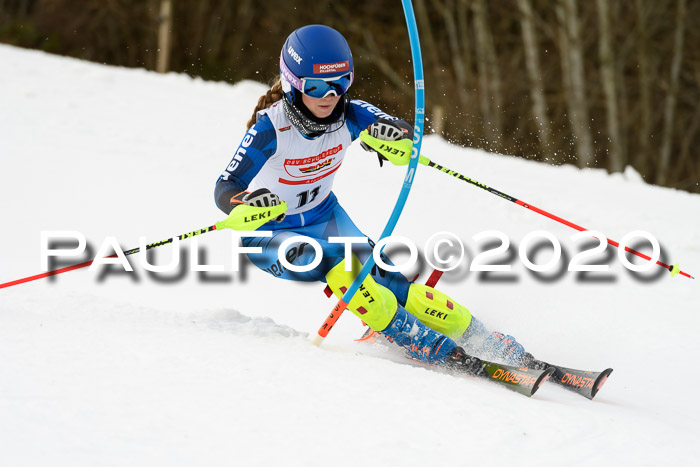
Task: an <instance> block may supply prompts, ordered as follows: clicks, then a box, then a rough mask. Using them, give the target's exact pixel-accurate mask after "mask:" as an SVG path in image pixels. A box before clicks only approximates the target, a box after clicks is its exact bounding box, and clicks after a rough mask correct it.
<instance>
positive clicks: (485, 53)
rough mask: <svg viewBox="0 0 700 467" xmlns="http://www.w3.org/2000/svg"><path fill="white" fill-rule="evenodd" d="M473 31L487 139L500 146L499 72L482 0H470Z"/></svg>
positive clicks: (494, 145)
mask: <svg viewBox="0 0 700 467" xmlns="http://www.w3.org/2000/svg"><path fill="white" fill-rule="evenodd" d="M472 10H473V11H474V31H475V33H476V44H475V46H476V63H477V69H478V71H479V103H480V106H481V113H482V115H483V117H484V126H485V129H486V134H487V135H488V139H489V143H490V144H491V145H492V146H493V147H494V148H496V149H498V148H500V147H501V143H502V142H501V135H502V125H501V109H502V108H503V106H502V105H501V102H502V96H501V75H500V72H499V69H498V62H497V59H496V47H495V45H494V42H493V36H492V34H491V30H490V28H489V24H488V14H487V10H486V1H485V0H475V1H474V3H472Z"/></svg>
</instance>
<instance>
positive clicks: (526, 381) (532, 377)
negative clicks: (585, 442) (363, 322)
mask: <svg viewBox="0 0 700 467" xmlns="http://www.w3.org/2000/svg"><path fill="white" fill-rule="evenodd" d="M379 336H380V334H379V333H377V332H375V331H373V330H371V329H369V328H368V329H367V330H366V331H365V333H364V335H363V336H362V337H361V338H360V339H356V341H358V342H366V343H376V342H380V343H384V339H378V337H379ZM530 357H532V356H531V355H530ZM407 358H408V359H409V360H411V361H412V362H416V363H420V364H422V365H426V366H434V365H428V364H427V363H425V362H423V361H421V360H417V359H415V358H411V357H410V356H409V357H407ZM479 361H480V362H481V366H482V367H483V369H484V372H485V374H483V375H482V376H481V378H485V379H489V380H491V381H493V382H494V383H498V384H499V385H501V386H505V387H507V388H508V389H511V390H513V391H516V392H519V393H521V394H524V395H526V396H528V397H531V396H532V395H533V394H535V392H537V390H538V389H539V388H540V386H541V385H542V383H544V382H545V381H547V379H549V380H550V381H552V382H554V383H556V384H557V385H559V386H562V387H564V388H566V389H568V390H570V391H573V392H575V393H576V394H579V395H581V396H583V397H585V398H587V399H589V400H592V399H593V398H594V397H595V396H596V394H598V391H600V388H601V387H603V384H605V382H606V381H607V379H608V377H609V376H610V373H612V372H613V369H612V368H607V369H606V370H603V371H598V372H595V371H586V370H577V369H574V368H566V367H562V366H557V365H552V364H550V363H545V362H542V361H539V360H534V359H533V360H532V365H531V366H530V367H528V368H518V367H514V366H509V365H503V364H500V363H494V362H489V361H486V360H481V359H479ZM436 368H440V369H443V370H445V371H446V372H448V373H451V374H460V375H468V376H474V375H473V374H472V373H470V372H466V371H459V370H455V369H453V368H444V367H436Z"/></svg>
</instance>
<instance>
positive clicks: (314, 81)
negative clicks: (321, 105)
mask: <svg viewBox="0 0 700 467" xmlns="http://www.w3.org/2000/svg"><path fill="white" fill-rule="evenodd" d="M280 71H281V72H282V77H283V78H284V79H286V80H287V81H288V82H289V84H291V85H292V86H293V87H295V88H296V89H298V90H299V91H301V92H302V93H303V94H306V95H307V96H309V97H313V98H316V99H321V98H323V97H326V96H328V95H331V94H334V95H336V96H342V95H343V94H345V93H346V92H348V89H349V88H350V86H351V85H352V81H353V78H354V74H353V72H352V71H350V72H348V73H345V74H344V75H341V76H334V77H332V78H299V77H298V76H296V75H295V74H294V73H292V72H291V70H290V69H289V68H287V65H286V64H285V63H284V59H283V58H282V57H280Z"/></svg>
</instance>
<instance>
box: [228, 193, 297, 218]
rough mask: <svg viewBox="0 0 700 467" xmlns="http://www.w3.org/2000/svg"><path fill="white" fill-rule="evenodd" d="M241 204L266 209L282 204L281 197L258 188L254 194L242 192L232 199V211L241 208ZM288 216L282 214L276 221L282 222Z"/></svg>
mask: <svg viewBox="0 0 700 467" xmlns="http://www.w3.org/2000/svg"><path fill="white" fill-rule="evenodd" d="M241 204H247V205H248V206H257V207H259V208H266V207H270V206H277V205H278V204H280V197H279V196H277V195H276V194H274V193H272V192H270V190H268V189H267V188H258V189H257V190H255V191H254V192H252V193H249V192H247V191H241V192H240V193H238V194H237V195H234V196H232V197H231V210H233V209H235V208H236V206H240V205H241ZM286 216H287V215H286V214H280V215H279V216H277V217H276V218H275V220H276V221H277V222H282V221H283V220H284V218H285V217H286Z"/></svg>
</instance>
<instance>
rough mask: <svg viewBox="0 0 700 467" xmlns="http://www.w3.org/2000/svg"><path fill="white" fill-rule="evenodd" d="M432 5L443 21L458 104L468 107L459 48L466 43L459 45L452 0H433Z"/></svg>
mask: <svg viewBox="0 0 700 467" xmlns="http://www.w3.org/2000/svg"><path fill="white" fill-rule="evenodd" d="M433 5H435V8H436V9H437V10H438V11H439V12H440V14H441V15H442V19H443V21H444V23H445V31H446V32H447V43H448V44H449V46H450V56H451V57H452V69H453V71H454V78H455V82H456V84H457V87H456V88H457V89H456V92H457V97H458V98H459V104H460V105H461V106H462V108H464V109H466V108H467V107H469V93H468V91H467V68H466V67H465V65H464V61H463V55H462V50H461V49H462V47H467V46H468V43H465V44H462V47H460V41H459V37H458V33H457V23H456V16H457V15H456V9H455V5H454V0H447V1H446V2H443V1H441V0H433Z"/></svg>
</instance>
